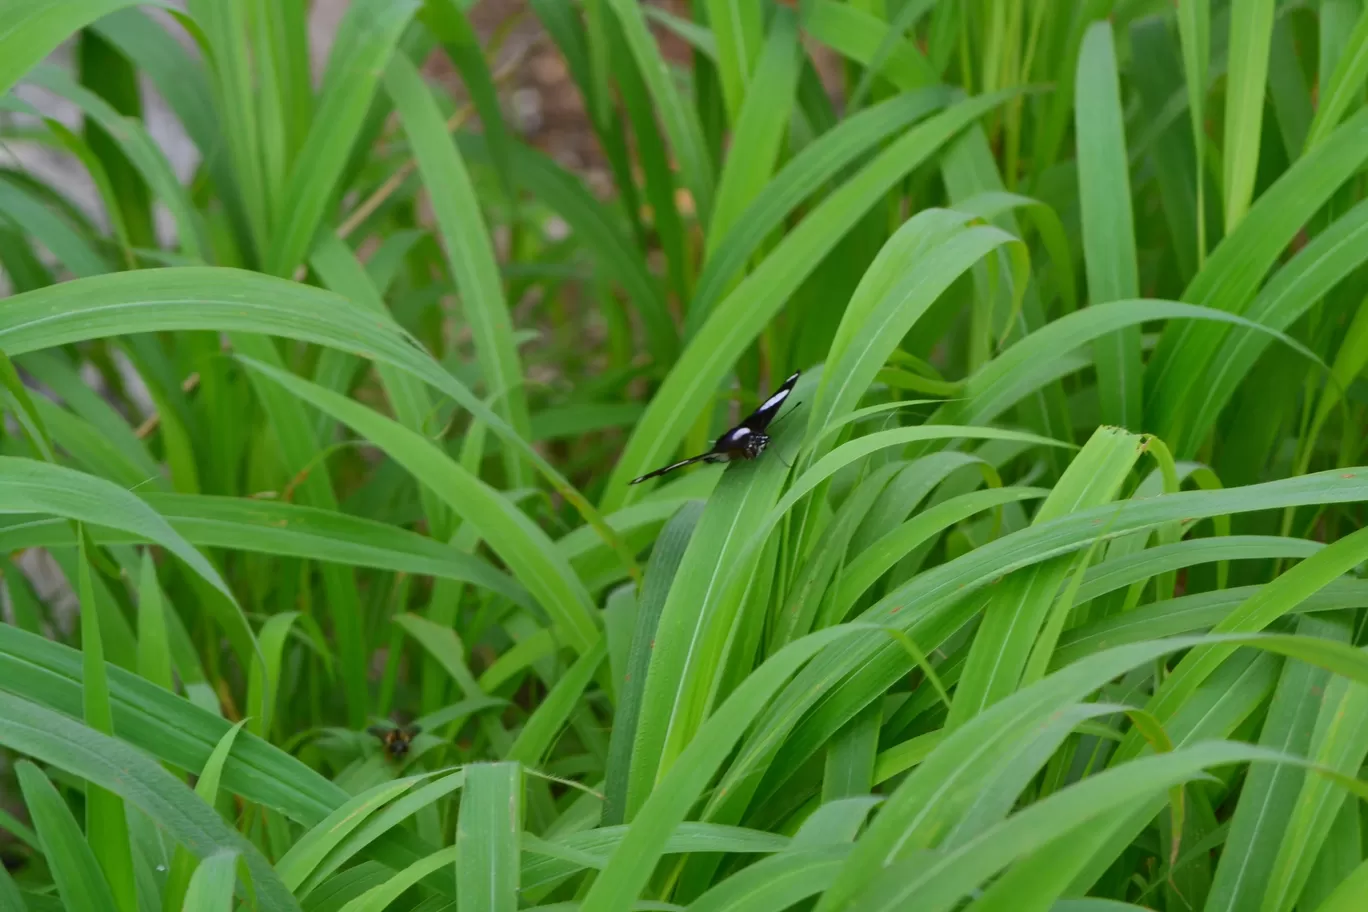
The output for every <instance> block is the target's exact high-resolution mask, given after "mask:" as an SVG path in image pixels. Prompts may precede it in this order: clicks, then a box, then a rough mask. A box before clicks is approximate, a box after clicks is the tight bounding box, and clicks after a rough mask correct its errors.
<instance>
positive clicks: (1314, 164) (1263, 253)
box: [1145, 110, 1368, 459]
mask: <svg viewBox="0 0 1368 912" xmlns="http://www.w3.org/2000/svg"><path fill="white" fill-rule="evenodd" d="M1365 160H1368V110H1362V111H1359V112H1358V113H1357V114H1355V115H1354V116H1353V117H1351V118H1350V119H1349V120H1347V121H1345V123H1344V124H1343V125H1342V126H1341V127H1340V128H1339V129H1337V130H1336V131H1335V132H1334V133H1332V134H1331V135H1330V138H1329V139H1327V140H1326V141H1325V142H1323V143H1321V144H1320V145H1319V146H1317V147H1316V148H1315V149H1313V150H1311V151H1309V152H1308V153H1307V154H1305V155H1303V156H1302V157H1301V158H1299V159H1297V161H1296V162H1295V163H1294V164H1293V165H1292V166H1291V167H1290V168H1288V169H1287V171H1285V172H1283V174H1282V175H1281V176H1280V177H1279V178H1278V179H1277V180H1276V181H1274V183H1273V184H1272V186H1270V187H1269V188H1268V189H1267V190H1265V191H1264V193H1263V194H1262V195H1261V196H1260V197H1259V199H1258V201H1257V202H1256V203H1255V204H1254V206H1253V207H1252V208H1251V209H1250V211H1249V217H1248V218H1247V219H1245V220H1244V222H1247V224H1245V223H1244V222H1242V223H1241V225H1240V226H1239V227H1238V228H1236V230H1235V231H1234V232H1233V233H1231V234H1229V235H1227V236H1226V237H1225V239H1224V240H1222V241H1221V244H1220V246H1218V247H1217V248H1216V249H1215V250H1214V251H1213V252H1212V254H1211V257H1210V259H1209V260H1208V261H1207V264H1206V265H1205V266H1203V267H1202V269H1201V270H1200V271H1199V272H1198V273H1197V277H1196V278H1194V279H1193V280H1192V282H1191V283H1190V284H1189V285H1188V287H1187V288H1186V289H1185V290H1184V292H1183V295H1182V298H1183V300H1184V301H1186V302H1188V303H1191V304H1200V305H1203V306H1206V307H1211V308H1215V309H1217V310H1223V311H1227V312H1230V313H1241V312H1243V311H1244V309H1245V307H1246V306H1247V305H1248V303H1249V300H1250V296H1251V295H1252V294H1253V293H1254V291H1255V289H1256V288H1258V286H1259V284H1260V283H1261V282H1262V281H1263V279H1264V276H1265V274H1266V273H1267V272H1268V269H1269V267H1271V266H1272V265H1273V263H1274V262H1276V260H1277V258H1278V257H1279V256H1280V255H1281V254H1282V253H1283V252H1284V251H1285V250H1286V248H1287V245H1288V243H1289V242H1290V241H1291V240H1292V238H1293V237H1294V236H1295V235H1296V233H1297V231H1299V230H1300V229H1301V227H1302V226H1303V225H1305V224H1306V222H1307V221H1308V220H1309V219H1310V218H1311V216H1312V215H1313V214H1314V213H1315V212H1316V211H1317V210H1318V209H1320V208H1321V206H1323V205H1324V204H1325V202H1326V200H1328V199H1329V198H1330V195H1331V194H1332V193H1334V192H1335V190H1337V189H1338V188H1339V187H1340V185H1341V184H1343V183H1344V182H1345V181H1346V180H1347V179H1348V178H1349V177H1350V176H1351V175H1352V174H1354V173H1356V172H1357V171H1358V170H1359V168H1360V167H1361V166H1362V164H1363V162H1364V161H1365ZM1223 335H1224V333H1223V332H1220V331H1217V332H1214V333H1213V332H1212V331H1211V328H1210V327H1207V328H1204V327H1202V326H1200V325H1196V324H1187V323H1183V324H1179V325H1176V326H1174V325H1170V326H1168V327H1166V328H1165V330H1164V332H1163V334H1162V335H1161V336H1160V339H1159V345H1158V346H1157V347H1156V348H1155V350H1154V354H1153V355H1152V356H1151V358H1150V361H1149V364H1148V365H1147V366H1146V368H1145V401H1146V402H1147V403H1148V404H1149V405H1148V408H1149V411H1150V415H1149V416H1148V417H1149V418H1150V423H1151V425H1152V426H1153V427H1152V429H1153V430H1154V432H1155V433H1156V434H1158V435H1159V436H1160V437H1161V438H1163V439H1164V440H1167V441H1169V442H1170V443H1171V444H1173V450H1174V456H1176V457H1177V458H1179V459H1186V458H1190V457H1191V455H1192V450H1191V448H1190V447H1185V446H1180V445H1178V444H1179V441H1178V439H1177V438H1176V436H1175V434H1174V431H1175V430H1178V429H1180V428H1181V425H1182V421H1183V419H1184V417H1185V416H1184V412H1185V410H1186V408H1187V407H1190V406H1191V405H1192V404H1193V402H1194V401H1195V399H1196V398H1198V397H1193V396H1192V390H1193V388H1194V386H1196V385H1197V384H1198V383H1200V381H1201V372H1200V371H1197V370H1193V365H1205V364H1209V363H1211V358H1212V357H1214V354H1215V351H1214V349H1215V344H1216V342H1217V341H1219V339H1220V338H1221V337H1222V336H1223Z"/></svg>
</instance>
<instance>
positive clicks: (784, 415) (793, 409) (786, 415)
mask: <svg viewBox="0 0 1368 912" xmlns="http://www.w3.org/2000/svg"><path fill="white" fill-rule="evenodd" d="M802 404H803V403H801V402H795V403H794V404H793V408H791V409H789V410H788V411H787V412H784V414H782V415H780V416H779V417H778V418H775V419H774V424H772V425H770V427H778V426H779V422H781V421H783V420H784V419H785V418H787V417H788V416H789V415H792V414H793V413H794V412H796V411H798V408H799V406H801V405H802Z"/></svg>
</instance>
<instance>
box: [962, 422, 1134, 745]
mask: <svg viewBox="0 0 1368 912" xmlns="http://www.w3.org/2000/svg"><path fill="white" fill-rule="evenodd" d="M1143 448H1144V440H1143V438H1141V437H1140V436H1139V435H1137V434H1132V433H1130V432H1128V431H1124V430H1121V429H1118V428H1109V427H1105V426H1104V427H1099V428H1098V429H1097V430H1096V431H1095V432H1094V433H1093V435H1092V437H1091V438H1089V440H1088V442H1087V443H1086V444H1084V446H1083V449H1082V450H1081V451H1079V453H1078V454H1077V455H1076V456H1075V457H1074V459H1073V461H1072V462H1071V463H1070V464H1069V467H1068V468H1067V469H1065V471H1064V474H1063V475H1062V476H1061V477H1060V479H1059V481H1058V482H1057V483H1056V484H1055V486H1054V489H1053V490H1052V491H1051V492H1050V496H1049V497H1047V498H1046V499H1045V501H1044V502H1043V503H1042V504H1041V505H1040V509H1039V510H1038V511H1037V512H1036V515H1035V517H1034V518H1033V519H1032V524H1033V525H1034V524H1040V523H1044V522H1048V521H1050V520H1051V519H1055V518H1057V517H1059V516H1063V515H1066V514H1068V513H1073V512H1078V511H1079V510H1085V509H1087V508H1089V507H1096V506H1101V505H1103V504H1106V503H1110V502H1111V501H1113V500H1114V499H1115V498H1116V496H1117V494H1118V493H1119V492H1120V489H1121V485H1122V484H1123V483H1124V482H1125V480H1126V477H1127V476H1128V475H1129V473H1130V471H1131V469H1132V467H1133V466H1134V465H1135V462H1136V460H1137V459H1139V458H1140V454H1141V453H1142V451H1143ZM1072 563H1073V558H1072V557H1071V556H1068V557H1065V556H1061V557H1058V558H1055V559H1053V560H1049V561H1044V562H1042V563H1040V564H1035V565H1033V566H1031V567H1029V568H1025V569H1023V570H1021V571H1018V572H1017V573H1014V574H1012V575H1011V576H1010V577H1008V578H1007V579H1006V580H1003V581H1002V582H1001V583H1000V584H998V585H997V586H996V587H995V588H994V590H993V594H992V595H991V596H990V597H989V598H988V601H987V603H986V604H985V605H984V609H983V621H982V623H981V624H980V625H979V628H978V630H977V631H976V632H975V635H974V639H973V641H972V643H971V644H970V646H969V655H968V657H967V658H966V659H965V664H964V671H963V673H962V675H961V676H960V681H959V684H958V685H957V686H956V688H955V702H954V705H952V706H951V707H950V713H949V715H948V716H947V718H946V723H945V724H946V727H947V728H950V729H954V728H958V727H959V726H960V725H962V724H963V723H964V722H965V721H967V720H968V719H970V718H972V717H973V716H975V715H977V714H978V713H980V712H982V711H983V710H984V709H985V708H986V707H987V706H989V705H991V704H993V703H995V702H997V701H999V700H1001V699H1003V698H1004V697H1006V696H1007V695H1009V694H1011V693H1012V692H1013V691H1015V690H1016V689H1017V688H1018V687H1019V686H1020V684H1021V683H1022V675H1023V674H1025V673H1026V670H1027V668H1028V662H1029V656H1030V653H1031V650H1032V649H1033V648H1035V646H1036V644H1037V642H1038V640H1039V638H1040V636H1041V631H1042V628H1043V627H1044V626H1045V624H1046V618H1047V616H1048V613H1049V610H1050V606H1051V604H1053V602H1054V601H1055V599H1056V598H1057V597H1058V590H1059V588H1060V585H1061V584H1062V583H1063V581H1064V578H1065V575H1066V574H1067V573H1068V571H1069V568H1070V565H1071V564H1072ZM1048 648H1049V649H1050V651H1053V644H1052V643H1051V644H1049V647H1048Z"/></svg>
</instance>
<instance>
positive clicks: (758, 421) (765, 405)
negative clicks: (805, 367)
mask: <svg viewBox="0 0 1368 912" xmlns="http://www.w3.org/2000/svg"><path fill="white" fill-rule="evenodd" d="M800 373H801V371H794V372H793V376H791V377H789V378H788V379H787V380H785V381H784V385H783V386H781V387H779V389H777V390H775V391H774V393H773V395H771V396H770V397H769V398H768V399H766V400H765V401H764V402H762V403H760V407H759V408H758V409H756V410H755V411H753V412H751V413H750V415H748V416H746V419H745V420H744V421H742V422H741V423H740V424H738V425H737V426H736V427H734V428H732V429H731V430H730V431H727V433H725V434H723V435H722V436H721V437H718V438H717V442H716V443H714V444H713V448H712V449H711V450H709V451H708V452H706V453H701V454H699V455H697V456H690V457H689V458H688V459H681V460H680V461H679V462H676V463H674V464H672V465H667V466H666V467H665V468H663V469H656V470H655V471H654V472H647V473H646V474H645V475H642V476H641V477H640V478H634V479H632V484H641V483H642V482H643V481H646V480H647V479H651V478H656V477H658V476H660V475H664V474H665V473H666V472H673V471H674V470H675V469H679V468H683V467H684V466H686V465H692V464H693V463H695V462H730V461H731V460H733V459H755V458H756V457H757V456H759V455H760V454H761V453H763V452H765V447H767V446H769V442H770V439H769V435H768V434H766V433H765V430H766V429H767V428H768V427H769V426H770V422H772V421H774V416H775V415H777V414H779V409H780V408H781V407H782V406H783V404H784V400H785V399H787V398H788V397H789V393H792V392H793V385H794V384H795V383H797V382H798V374H800Z"/></svg>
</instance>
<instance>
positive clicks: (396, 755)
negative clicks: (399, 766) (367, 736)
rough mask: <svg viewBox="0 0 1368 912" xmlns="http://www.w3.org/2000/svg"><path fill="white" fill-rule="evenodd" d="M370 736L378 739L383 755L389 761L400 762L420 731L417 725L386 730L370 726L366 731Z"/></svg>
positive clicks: (381, 727)
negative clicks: (387, 757) (384, 754)
mask: <svg viewBox="0 0 1368 912" xmlns="http://www.w3.org/2000/svg"><path fill="white" fill-rule="evenodd" d="M366 731H368V732H370V733H371V734H372V735H375V737H377V738H379V739H380V743H381V744H383V745H384V747H385V753H386V754H387V755H388V756H389V758H390V759H391V760H402V759H404V757H405V756H406V755H407V754H408V752H409V746H410V745H412V744H413V739H414V738H415V737H416V736H417V735H418V733H419V732H421V731H422V729H421V728H420V727H418V726H417V725H405V726H401V727H394V728H386V727H383V726H379V725H372V726H371V727H370V728H368V729H366Z"/></svg>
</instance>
